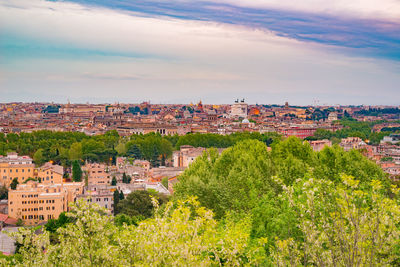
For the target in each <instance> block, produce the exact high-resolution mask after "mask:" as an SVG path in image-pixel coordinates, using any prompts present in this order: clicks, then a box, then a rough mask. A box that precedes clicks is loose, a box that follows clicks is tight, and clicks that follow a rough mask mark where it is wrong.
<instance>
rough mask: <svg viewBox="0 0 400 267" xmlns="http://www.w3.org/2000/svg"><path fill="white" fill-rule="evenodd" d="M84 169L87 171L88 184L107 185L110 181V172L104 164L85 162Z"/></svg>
mask: <svg viewBox="0 0 400 267" xmlns="http://www.w3.org/2000/svg"><path fill="white" fill-rule="evenodd" d="M84 170H85V171H87V174H88V184H89V185H108V184H110V182H111V176H110V173H109V172H108V170H107V166H106V165H104V164H99V163H90V164H86V165H85V167H84Z"/></svg>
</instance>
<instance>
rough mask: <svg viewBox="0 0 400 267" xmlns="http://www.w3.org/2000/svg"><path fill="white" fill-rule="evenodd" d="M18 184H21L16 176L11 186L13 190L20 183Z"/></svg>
mask: <svg viewBox="0 0 400 267" xmlns="http://www.w3.org/2000/svg"><path fill="white" fill-rule="evenodd" d="M18 184H19V182H18V179H17V178H14V179H13V180H12V181H11V184H10V188H11V189H12V190H15V189H17V185H18Z"/></svg>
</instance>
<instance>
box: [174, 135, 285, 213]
mask: <svg viewBox="0 0 400 267" xmlns="http://www.w3.org/2000/svg"><path fill="white" fill-rule="evenodd" d="M273 175H274V169H273V165H272V160H271V157H270V153H268V151H267V146H266V145H265V143H263V142H261V141H257V140H245V141H242V142H239V143H237V144H236V145H235V146H233V147H230V148H228V149H226V150H225V151H224V152H223V153H222V154H221V156H218V152H217V151H216V150H213V149H210V150H208V151H207V152H206V153H204V155H203V156H201V157H198V158H197V159H196V161H195V162H194V163H192V164H191V166H190V168H188V169H186V170H185V171H184V173H183V174H181V175H180V176H179V182H178V183H177V184H176V185H174V190H175V193H174V195H175V196H176V197H178V198H185V197H187V196H191V195H194V196H197V197H198V199H199V201H200V203H201V204H202V205H203V206H205V207H207V208H209V209H212V210H213V211H214V212H215V213H216V217H217V218H221V217H223V216H224V214H225V213H226V212H229V211H235V212H243V213H247V212H249V211H250V210H251V209H252V208H253V207H254V206H256V204H257V203H258V201H259V199H260V198H261V197H262V195H263V194H264V193H265V192H268V191H273V192H278V191H279V187H278V186H277V184H276V182H275V181H274V178H273Z"/></svg>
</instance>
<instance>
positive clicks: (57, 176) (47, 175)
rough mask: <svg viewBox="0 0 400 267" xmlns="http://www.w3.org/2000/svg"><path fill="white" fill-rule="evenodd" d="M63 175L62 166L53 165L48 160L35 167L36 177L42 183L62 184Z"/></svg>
mask: <svg viewBox="0 0 400 267" xmlns="http://www.w3.org/2000/svg"><path fill="white" fill-rule="evenodd" d="M63 175H64V168H63V166H60V165H53V164H51V163H50V162H47V163H46V164H44V165H43V166H42V167H40V168H38V169H37V178H40V181H41V183H43V184H62V183H63Z"/></svg>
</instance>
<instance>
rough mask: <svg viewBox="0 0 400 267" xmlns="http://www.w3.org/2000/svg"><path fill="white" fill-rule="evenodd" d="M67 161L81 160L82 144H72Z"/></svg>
mask: <svg viewBox="0 0 400 267" xmlns="http://www.w3.org/2000/svg"><path fill="white" fill-rule="evenodd" d="M69 159H70V160H73V161H76V160H80V159H82V144H81V143H73V144H72V145H71V147H70V149H69Z"/></svg>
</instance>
